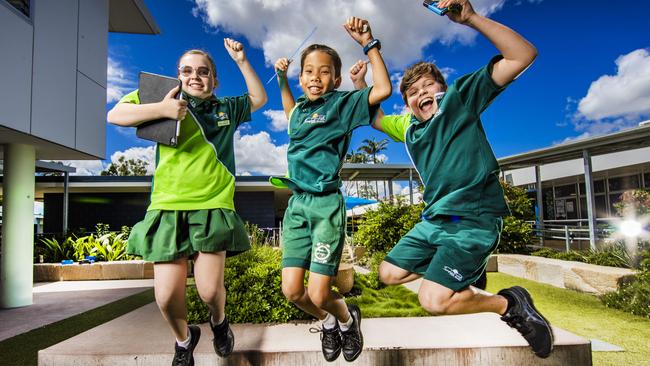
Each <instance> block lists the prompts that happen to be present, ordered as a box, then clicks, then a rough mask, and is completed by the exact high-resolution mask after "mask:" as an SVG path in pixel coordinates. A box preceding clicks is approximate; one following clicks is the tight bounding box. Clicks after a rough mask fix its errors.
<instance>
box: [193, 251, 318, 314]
mask: <svg viewBox="0 0 650 366" xmlns="http://www.w3.org/2000/svg"><path fill="white" fill-rule="evenodd" d="M281 261H282V254H281V252H280V251H279V250H278V249H274V248H272V247H268V246H259V245H255V246H253V247H252V249H251V250H249V251H247V252H245V253H242V254H240V255H237V256H235V257H230V258H228V259H227V260H226V268H225V270H224V281H225V286H226V314H227V315H228V320H229V321H230V322H232V323H269V322H270V323H273V322H287V321H290V320H298V319H307V318H308V315H307V314H305V313H304V312H302V311H301V310H300V309H298V308H297V307H296V306H294V305H293V304H291V303H289V302H288V301H287V300H286V298H285V297H284V295H283V294H282V290H281V285H280V283H281V274H282V268H281ZM186 302H187V310H188V320H189V321H190V322H193V323H203V322H206V321H208V316H209V311H208V308H207V306H206V305H205V304H204V303H203V301H201V298H200V297H199V294H198V291H197V290H196V288H195V287H190V288H188V292H187V301H186Z"/></svg>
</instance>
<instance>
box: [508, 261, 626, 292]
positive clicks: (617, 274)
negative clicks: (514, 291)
mask: <svg viewBox="0 0 650 366" xmlns="http://www.w3.org/2000/svg"><path fill="white" fill-rule="evenodd" d="M497 257H498V270H499V272H501V273H506V274H509V275H512V276H516V277H521V278H525V279H528V280H533V281H537V282H541V283H545V284H548V285H552V286H555V287H559V288H566V289H571V290H577V291H581V292H588V293H592V294H597V295H603V294H606V293H608V292H612V291H616V290H617V289H618V286H619V284H620V283H621V282H622V281H624V280H625V279H627V278H628V277H630V276H632V275H634V273H635V272H634V271H633V270H631V269H628V268H616V267H607V266H597V265H594V264H587V263H581V262H573V261H564V260H559V259H551V258H544V257H535V256H529V255H520V254H499V255H498V256H497Z"/></svg>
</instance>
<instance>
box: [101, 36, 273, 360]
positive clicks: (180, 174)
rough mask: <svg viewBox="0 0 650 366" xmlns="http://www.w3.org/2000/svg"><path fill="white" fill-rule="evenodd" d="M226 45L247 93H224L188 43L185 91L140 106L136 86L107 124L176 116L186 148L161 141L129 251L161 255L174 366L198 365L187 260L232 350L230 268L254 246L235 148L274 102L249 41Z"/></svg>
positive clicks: (158, 285) (204, 57) (223, 342)
mask: <svg viewBox="0 0 650 366" xmlns="http://www.w3.org/2000/svg"><path fill="white" fill-rule="evenodd" d="M224 47H225V49H226V51H227V52H228V54H229V55H230V57H231V58H232V59H233V61H235V63H236V64H237V66H238V67H239V69H240V71H241V73H242V75H243V77H244V80H245V82H246V87H247V89H248V93H246V94H244V95H241V96H237V97H221V98H217V97H215V96H214V95H213V91H214V89H215V87H216V86H217V78H216V71H217V70H216V67H215V64H214V61H213V60H212V57H210V55H209V54H207V53H206V52H204V51H202V50H189V51H186V52H185V53H183V54H182V55H181V57H180V59H179V60H178V78H179V79H180V81H181V86H182V92H183V98H182V99H181V100H178V99H175V98H174V95H175V94H176V93H177V92H178V91H179V90H178V87H176V88H174V89H173V90H170V91H169V93H168V94H167V96H166V97H165V98H164V99H163V100H162V101H161V102H159V103H149V104H140V98H139V94H138V91H137V90H135V91H133V92H131V93H129V94H127V95H125V96H124V97H123V98H122V99H121V100H120V102H119V103H118V104H116V105H115V107H114V108H113V109H112V110H111V111H110V112H109V113H108V121H109V122H111V123H114V124H117V125H120V126H137V125H139V124H141V123H143V122H146V121H150V120H155V119H158V118H162V117H166V118H171V119H178V120H180V121H181V123H180V134H179V138H178V145H177V146H176V147H170V146H165V145H160V144H158V145H157V146H156V171H155V173H154V178H153V182H152V189H151V204H150V205H149V207H148V208H147V213H146V215H145V217H144V219H143V220H142V221H141V222H139V223H137V224H136V225H135V226H134V227H133V230H132V231H131V235H130V237H129V243H128V248H127V251H128V253H129V254H136V255H140V256H142V257H143V259H144V260H147V261H152V262H154V292H155V295H156V303H157V304H158V307H159V309H160V312H161V313H162V315H163V317H164V318H165V320H166V321H167V324H168V325H169V327H170V328H171V330H172V333H173V334H174V336H175V337H176V344H175V347H174V349H175V353H174V360H173V365H175V366H182V365H187V366H191V365H194V356H193V352H194V348H195V347H196V346H197V344H198V342H199V338H200V336H201V328H199V326H198V325H188V324H187V309H186V306H185V285H186V282H187V261H188V259H189V258H192V257H193V258H194V280H195V283H196V288H197V290H198V293H199V295H200V297H201V299H202V300H203V301H204V302H205V303H206V305H207V306H208V308H209V309H210V318H209V323H210V328H211V330H212V333H213V336H214V338H213V340H212V345H213V347H214V350H215V352H216V353H217V354H218V355H219V356H221V357H227V356H228V355H230V353H231V352H232V350H233V347H234V342H235V340H234V335H233V332H232V330H231V329H230V326H229V325H228V320H227V319H226V314H225V312H224V307H225V302H226V289H225V287H224V280H223V273H224V263H225V258H226V255H227V254H228V255H233V254H237V253H241V252H243V251H245V250H248V249H249V248H250V243H249V240H248V235H247V233H246V229H245V227H244V223H243V221H242V220H241V218H240V217H239V215H237V213H236V212H235V205H234V202H233V196H234V194H235V154H234V150H233V136H234V134H235V131H236V130H237V128H238V126H239V125H240V124H241V123H243V122H247V121H250V120H251V113H252V112H254V111H255V110H257V109H259V108H261V107H262V106H263V105H264V104H265V103H266V100H267V96H266V91H265V90H264V86H263V85H262V83H261V82H260V80H259V78H258V77H257V74H256V73H255V71H254V70H253V67H252V66H251V64H250V62H249V61H248V58H247V57H246V54H245V52H244V48H243V45H242V44H241V43H240V42H237V41H235V40H232V39H230V38H226V39H224Z"/></svg>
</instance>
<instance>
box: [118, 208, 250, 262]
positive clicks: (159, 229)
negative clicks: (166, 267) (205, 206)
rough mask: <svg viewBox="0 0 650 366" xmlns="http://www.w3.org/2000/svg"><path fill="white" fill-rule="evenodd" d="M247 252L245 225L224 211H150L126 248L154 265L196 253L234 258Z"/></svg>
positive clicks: (130, 252)
mask: <svg viewBox="0 0 650 366" xmlns="http://www.w3.org/2000/svg"><path fill="white" fill-rule="evenodd" d="M248 249H250V240H249V239H248V233H247V232H246V227H245V226H244V222H243V221H242V219H241V218H240V217H239V215H237V213H236V212H235V211H232V210H228V209H223V208H214V209H209V210H193V211H166V210H151V211H147V214H146V215H145V216H144V219H143V220H142V221H140V222H139V223H137V224H135V226H133V229H132V230H131V235H130V236H129V243H128V245H127V253H128V254H132V255H139V256H142V258H143V259H144V260H146V261H152V262H168V261H172V260H175V259H178V258H184V257H190V256H192V255H194V254H195V253H197V252H212V253H215V252H221V251H224V250H225V251H227V255H228V256H231V255H235V254H239V253H241V252H244V251H246V250H248Z"/></svg>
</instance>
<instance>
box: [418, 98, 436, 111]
mask: <svg viewBox="0 0 650 366" xmlns="http://www.w3.org/2000/svg"><path fill="white" fill-rule="evenodd" d="M418 108H419V109H420V110H421V111H422V112H424V113H427V112H430V111H431V110H432V109H433V98H430V97H427V98H424V99H422V100H421V101H420V103H418Z"/></svg>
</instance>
